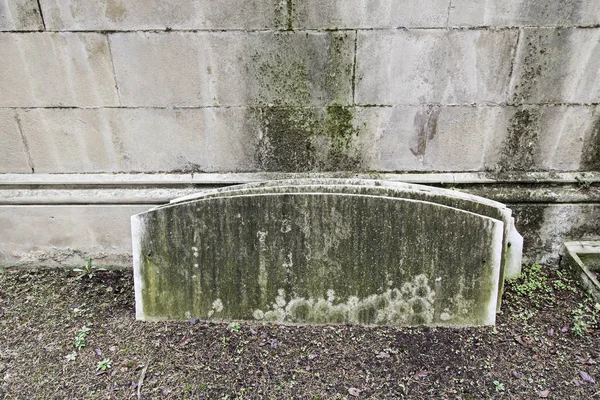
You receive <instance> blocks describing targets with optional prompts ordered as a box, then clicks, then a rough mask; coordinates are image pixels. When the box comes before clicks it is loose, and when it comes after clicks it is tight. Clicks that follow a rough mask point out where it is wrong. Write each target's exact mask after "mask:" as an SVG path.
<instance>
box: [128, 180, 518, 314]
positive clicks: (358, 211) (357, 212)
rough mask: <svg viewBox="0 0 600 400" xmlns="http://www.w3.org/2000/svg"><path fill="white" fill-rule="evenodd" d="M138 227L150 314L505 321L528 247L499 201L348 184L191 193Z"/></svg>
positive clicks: (139, 286)
mask: <svg viewBox="0 0 600 400" xmlns="http://www.w3.org/2000/svg"><path fill="white" fill-rule="evenodd" d="M132 230H133V246H134V271H135V290H136V312H137V317H138V318H139V319H146V320H155V319H187V318H191V317H198V318H203V319H218V320H221V319H227V320H230V319H255V320H267V321H279V322H292V323H362V324H388V325H420V324H426V325H452V326H464V325H487V324H493V323H494V321H495V311H496V307H497V304H498V299H499V294H501V283H502V276H503V275H504V273H505V272H507V271H508V270H509V266H510V268H513V269H514V268H515V267H514V265H513V264H514V263H516V261H519V264H520V251H516V250H518V249H519V248H520V246H521V244H522V242H520V240H521V239H520V236H519V235H518V233H516V231H514V225H513V224H512V218H511V217H510V211H509V210H508V209H506V208H505V207H504V206H503V205H501V204H499V203H495V202H490V201H489V200H486V199H482V198H479V197H475V196H469V195H464V194H460V193H457V192H453V191H449V190H443V189H434V188H428V187H424V186H419V185H410V184H396V183H389V182H381V181H364V180H343V179H334V180H319V179H317V180H311V179H307V180H290V181H273V182H265V183H260V184H250V185H240V186H234V187H229V188H223V189H218V190H214V191H210V192H205V193H201V194H199V195H194V196H188V197H185V198H181V199H177V200H175V201H174V202H172V203H171V204H169V205H166V206H162V207H158V208H156V209H153V210H151V211H149V212H146V213H142V214H139V215H136V216H134V217H132ZM510 238H513V241H514V242H515V244H514V245H512V244H511V242H510ZM517 253H518V254H517ZM517 259H518V260H517ZM511 273H514V271H512V270H511Z"/></svg>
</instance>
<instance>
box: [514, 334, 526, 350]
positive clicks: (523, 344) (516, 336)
mask: <svg viewBox="0 0 600 400" xmlns="http://www.w3.org/2000/svg"><path fill="white" fill-rule="evenodd" d="M515 340H516V341H517V342H518V343H519V344H520V345H521V346H525V347H527V345H526V344H525V341H523V339H522V338H521V336H519V335H515Z"/></svg>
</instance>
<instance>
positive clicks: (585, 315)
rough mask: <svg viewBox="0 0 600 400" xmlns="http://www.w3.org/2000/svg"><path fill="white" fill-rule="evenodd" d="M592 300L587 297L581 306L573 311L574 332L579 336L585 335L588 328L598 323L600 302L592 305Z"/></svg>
mask: <svg viewBox="0 0 600 400" xmlns="http://www.w3.org/2000/svg"><path fill="white" fill-rule="evenodd" d="M590 303H591V301H590V300H589V299H586V300H585V302H584V303H583V304H580V305H579V308H578V309H576V310H573V311H571V314H572V315H573V333H574V334H575V335H577V336H585V335H586V334H587V332H588V330H589V329H590V328H591V327H593V326H596V325H597V324H598V320H599V317H600V315H598V314H599V313H600V304H595V305H594V306H592V305H591V304H590Z"/></svg>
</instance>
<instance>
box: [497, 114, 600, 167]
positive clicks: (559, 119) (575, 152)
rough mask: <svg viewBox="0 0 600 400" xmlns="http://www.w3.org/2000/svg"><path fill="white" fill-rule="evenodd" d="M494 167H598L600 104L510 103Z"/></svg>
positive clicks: (599, 164)
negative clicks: (537, 104) (540, 104)
mask: <svg viewBox="0 0 600 400" xmlns="http://www.w3.org/2000/svg"><path fill="white" fill-rule="evenodd" d="M505 117H506V118H507V120H506V121H505V122H504V126H505V129H506V130H505V132H502V133H501V137H502V141H501V143H500V148H499V149H498V150H499V153H500V156H499V158H498V162H497V164H496V166H495V167H493V166H492V167H493V168H495V169H500V170H510V171H537V170H559V171H560V170H563V171H564V170H573V171H575V170H580V169H581V170H584V171H585V170H595V169H597V167H598V166H600V160H599V159H598V154H599V150H600V135H598V133H597V132H598V126H599V125H598V124H599V123H600V122H598V121H600V107H598V106H522V107H507V108H506V113H505Z"/></svg>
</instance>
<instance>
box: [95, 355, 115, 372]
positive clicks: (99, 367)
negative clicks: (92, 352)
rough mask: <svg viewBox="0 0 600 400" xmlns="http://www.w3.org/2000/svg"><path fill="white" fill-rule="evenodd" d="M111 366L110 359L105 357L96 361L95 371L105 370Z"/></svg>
mask: <svg viewBox="0 0 600 400" xmlns="http://www.w3.org/2000/svg"><path fill="white" fill-rule="evenodd" d="M111 368H112V360H111V359H110V358H105V359H104V360H102V361H98V365H97V366H96V371H106V370H107V369H111Z"/></svg>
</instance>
